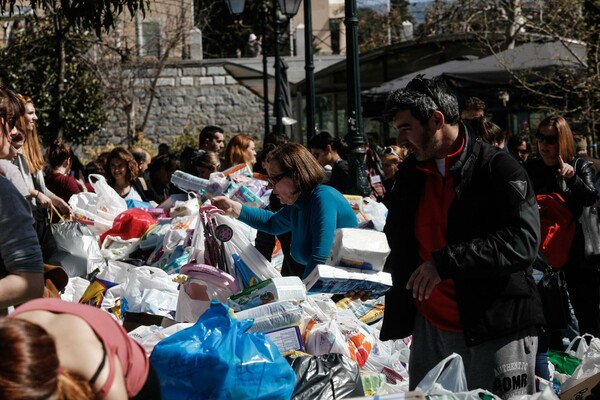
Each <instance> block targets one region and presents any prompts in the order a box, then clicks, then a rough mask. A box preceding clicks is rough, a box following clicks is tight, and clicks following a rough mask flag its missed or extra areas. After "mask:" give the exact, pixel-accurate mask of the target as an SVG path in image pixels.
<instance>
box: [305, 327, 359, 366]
mask: <svg viewBox="0 0 600 400" xmlns="http://www.w3.org/2000/svg"><path fill="white" fill-rule="evenodd" d="M304 345H305V347H306V352H307V353H309V354H312V355H314V356H320V355H322V354H329V353H339V354H342V355H344V356H346V357H348V358H352V357H351V355H350V349H349V348H348V344H347V343H346V338H345V337H344V334H343V333H342V331H341V330H340V327H339V326H338V323H337V321H335V320H331V321H328V322H324V323H320V324H316V325H315V326H314V327H313V328H312V329H311V330H310V332H308V334H307V335H306V341H305V343H304Z"/></svg>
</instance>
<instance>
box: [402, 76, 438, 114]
mask: <svg viewBox="0 0 600 400" xmlns="http://www.w3.org/2000/svg"><path fill="white" fill-rule="evenodd" d="M427 82H430V81H429V80H425V79H423V75H418V76H417V77H415V78H413V80H412V81H410V82H409V83H408V85H406V89H407V90H412V91H415V92H418V93H421V94H424V95H425V96H427V97H429V98H430V99H431V100H433V102H434V103H435V105H436V107H437V108H440V105H439V103H438V100H437V97H436V96H435V95H434V94H433V92H432V91H431V89H430V88H429V85H428V84H427Z"/></svg>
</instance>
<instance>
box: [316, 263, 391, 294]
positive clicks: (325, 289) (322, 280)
mask: <svg viewBox="0 0 600 400" xmlns="http://www.w3.org/2000/svg"><path fill="white" fill-rule="evenodd" d="M304 284H305V285H306V290H307V291H308V292H309V293H331V294H343V293H347V292H349V291H351V290H368V291H370V292H372V297H380V296H383V295H384V294H385V293H386V292H387V291H388V290H389V289H390V288H391V287H392V275H390V274H389V273H387V272H375V271H366V270H357V269H355V268H344V267H333V266H331V265H324V264H319V265H317V266H316V267H315V269H314V270H313V271H312V272H311V273H310V274H309V275H308V276H307V277H306V278H305V279H304Z"/></svg>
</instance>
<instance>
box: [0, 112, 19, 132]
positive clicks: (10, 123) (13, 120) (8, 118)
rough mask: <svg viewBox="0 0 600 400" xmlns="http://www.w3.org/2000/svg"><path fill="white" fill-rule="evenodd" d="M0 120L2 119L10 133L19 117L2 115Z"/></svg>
mask: <svg viewBox="0 0 600 400" xmlns="http://www.w3.org/2000/svg"><path fill="white" fill-rule="evenodd" d="M2 118H3V119H4V122H5V123H7V124H8V127H9V128H10V130H11V131H12V130H13V129H14V127H15V125H17V121H18V120H19V116H18V115H14V114H2Z"/></svg>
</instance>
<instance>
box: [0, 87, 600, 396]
mask: <svg viewBox="0 0 600 400" xmlns="http://www.w3.org/2000/svg"><path fill="white" fill-rule="evenodd" d="M384 114H385V117H386V118H387V120H388V121H389V123H390V125H391V127H392V128H393V129H394V130H395V131H396V133H397V137H395V138H393V139H392V140H391V141H388V142H386V143H385V146H384V147H381V146H380V143H379V141H378V139H377V135H376V134H371V135H368V137H365V150H366V151H365V166H366V173H367V176H368V181H369V184H370V189H371V193H370V196H371V197H372V198H373V199H376V200H377V201H380V202H383V204H385V206H386V207H387V209H388V215H387V221H386V225H385V228H384V232H385V235H386V237H387V240H388V243H389V245H390V248H391V253H390V255H389V257H388V258H387V261H386V266H385V269H386V271H388V272H390V273H391V274H392V276H393V287H392V289H391V290H390V291H389V292H388V293H387V295H386V301H385V316H384V320H383V325H382V329H381V338H382V339H383V340H387V339H400V338H405V337H407V336H409V335H412V344H411V353H410V369H409V374H410V386H411V389H412V388H414V387H415V386H416V385H417V384H418V383H419V382H420V381H421V379H422V378H423V377H424V376H425V375H426V374H427V372H428V371H429V370H431V368H432V367H434V366H435V365H436V364H437V363H438V362H439V361H441V360H442V359H444V358H446V357H447V356H449V355H450V354H452V353H453V352H455V353H458V354H460V355H461V356H462V359H463V362H464V365H465V372H466V377H467V383H468V386H469V388H470V389H476V388H483V389H488V390H490V391H492V392H493V393H495V394H497V395H499V396H501V397H502V398H510V397H511V396H514V395H521V394H531V393H534V392H535V390H536V387H535V376H536V375H537V376H540V377H543V378H544V377H547V376H548V371H547V368H545V367H544V363H545V364H546V365H547V361H546V359H545V358H544V357H543V356H544V355H545V354H546V353H547V351H548V350H549V349H558V350H562V349H563V347H562V346H563V342H562V339H563V336H564V335H565V332H563V331H561V332H558V331H552V330H549V329H546V328H545V316H544V313H543V308H542V304H541V301H540V296H539V293H538V290H537V286H536V282H537V280H538V279H539V278H536V277H535V276H534V275H535V274H534V270H533V265H534V261H535V260H536V257H537V256H538V253H539V252H540V243H541V232H540V211H539V207H538V203H537V200H536V196H537V195H543V194H548V193H558V194H560V195H561V196H562V198H564V200H565V203H566V206H567V207H568V209H569V210H570V212H571V213H572V215H573V221H574V223H575V224H576V229H575V235H574V238H573V242H572V244H571V247H570V251H569V254H568V262H567V263H566V264H565V265H564V266H561V267H562V268H561V270H562V271H563V272H564V275H565V277H566V281H567V285H568V290H569V295H570V302H571V304H572V308H573V310H574V314H575V316H576V321H575V322H576V323H577V324H578V325H577V326H576V329H578V331H579V332H580V333H581V334H584V333H589V334H591V335H593V336H596V337H600V272H599V265H596V264H595V263H596V262H597V261H596V260H590V259H588V258H586V257H585V256H584V249H583V247H584V240H585V237H584V232H583V230H582V227H581V222H580V218H579V217H580V216H581V214H582V212H583V210H584V208H585V207H590V206H593V205H594V204H596V202H597V201H598V197H599V196H598V191H597V187H598V173H599V172H600V171H599V170H598V168H599V167H600V161H598V160H594V159H592V158H591V157H589V156H588V155H587V154H586V152H585V147H586V146H587V143H586V141H585V138H584V137H583V136H581V135H576V134H574V133H573V132H572V131H571V128H570V127H569V124H568V122H567V121H566V119H565V118H563V117H561V116H556V115H555V116H549V117H547V118H545V119H544V120H542V121H541V122H540V123H539V125H538V127H537V130H536V133H535V136H534V140H535V144H536V146H535V149H536V153H537V154H535V155H532V151H533V149H532V144H531V143H530V142H529V137H528V136H527V135H526V134H514V135H507V134H506V132H505V131H504V130H503V129H501V128H500V127H499V126H498V125H497V124H495V123H494V122H492V121H491V120H490V119H489V118H488V116H487V115H486V112H485V104H484V103H483V102H482V101H481V100H479V99H477V98H468V99H466V101H465V102H463V104H459V102H458V100H457V98H456V96H455V94H454V93H453V92H452V91H451V90H450V88H449V87H448V86H447V84H446V83H445V81H444V80H443V79H441V78H439V77H438V78H433V79H425V78H423V77H421V76H418V77H416V78H414V79H413V80H412V81H410V83H409V84H408V85H407V86H406V88H404V89H401V90H397V91H394V92H392V93H391V94H390V95H389V97H388V100H387V102H386V108H385V113H384ZM0 118H1V121H2V126H1V135H0V136H1V137H0V159H1V160H0V170H1V172H2V176H0V186H2V188H1V189H0V226H1V227H2V229H1V230H0V232H1V233H0V235H1V236H2V239H3V240H0V311H2V313H3V314H5V315H6V314H7V309H8V308H9V307H14V306H16V307H17V308H16V311H14V312H13V313H12V314H10V318H6V317H2V318H0V338H2V339H3V340H1V341H0V342H1V343H4V344H3V345H0V346H1V347H2V349H3V350H2V354H11V355H12V356H11V357H5V356H3V357H2V358H3V359H8V358H10V359H11V360H10V362H5V361H4V360H3V361H0V375H2V376H3V377H5V376H6V377H10V378H6V379H0V393H3V397H7V396H8V397H7V398H12V397H11V394H13V393H14V394H17V393H18V394H19V396H20V397H19V398H50V397H53V396H55V395H57V394H64V396H66V397H65V398H88V397H91V396H92V395H93V394H94V393H95V394H96V396H97V397H99V398H104V397H106V398H125V397H128V398H136V396H137V398H159V397H160V390H159V389H157V388H158V387H159V383H158V380H157V377H156V374H155V373H154V371H153V368H152V366H151V365H150V363H149V361H148V359H147V357H146V356H145V355H144V354H143V350H141V348H140V347H139V346H138V345H137V344H136V343H135V342H133V341H132V340H130V339H129V338H128V337H127V336H126V335H125V334H124V331H123V330H122V328H120V327H119V326H118V324H117V323H115V322H114V320H112V318H110V317H108V316H107V315H101V314H103V313H102V312H100V311H98V310H95V309H92V308H91V307H89V308H88V306H83V305H74V304H69V305H67V304H64V303H62V302H60V301H59V300H47V299H45V300H35V299H38V298H40V297H42V296H43V294H44V275H43V272H44V261H45V260H46V261H47V254H46V253H45V249H44V241H45V236H46V235H47V233H48V229H49V221H52V214H53V213H54V214H55V215H56V214H65V215H66V214H68V213H69V212H70V209H69V205H68V202H69V199H70V198H71V196H73V195H76V194H78V193H80V192H84V191H93V186H92V185H90V183H89V180H90V179H91V180H92V181H93V180H94V179H98V177H99V176H100V175H101V176H103V177H104V178H105V179H106V181H107V183H108V184H109V185H110V186H111V187H112V188H113V189H114V190H115V192H116V193H117V194H118V195H119V196H121V197H122V198H123V199H125V200H131V201H134V202H141V203H149V204H151V205H152V206H156V205H157V204H159V203H161V202H163V201H164V200H165V199H167V198H168V197H169V196H171V195H173V194H177V193H182V192H181V190H180V189H179V188H177V187H176V186H174V185H173V184H172V183H171V175H172V174H173V173H174V172H175V171H176V170H183V171H184V172H187V173H189V174H192V175H195V176H197V177H200V178H204V179H209V178H210V176H211V174H212V173H215V172H218V171H223V170H226V169H227V168H231V167H233V166H236V165H238V164H246V165H247V166H248V168H249V169H250V170H252V171H254V172H255V173H257V174H261V175H259V176H262V177H264V179H266V180H267V181H268V185H269V187H270V188H271V189H272V195H271V199H270V205H269V207H268V208H267V209H258V208H252V207H249V206H246V205H243V204H241V203H239V202H236V201H234V200H232V199H230V198H228V197H225V196H218V197H214V198H212V204H213V205H214V206H216V207H217V208H220V209H221V210H223V211H224V212H225V213H226V214H227V215H229V216H232V217H234V218H238V219H239V220H241V221H242V222H244V223H246V224H248V225H250V226H252V227H254V228H256V229H257V230H258V231H259V233H258V236H257V239H256V247H257V248H258V249H259V251H261V253H262V254H264V255H265V257H266V258H270V255H271V254H272V251H273V247H274V243H275V239H279V240H280V243H281V245H282V249H283V254H284V265H283V268H282V274H283V275H297V276H300V277H306V276H307V275H309V274H310V272H311V271H312V270H313V269H314V268H315V266H316V265H318V264H322V263H325V261H326V260H327V258H328V256H329V253H330V251H331V248H332V245H333V238H334V231H335V230H336V229H338V228H346V227H356V226H357V219H356V215H355V212H354V211H353V209H352V207H351V206H350V204H349V202H348V201H347V199H346V198H344V197H343V194H346V193H347V191H348V180H349V179H348V176H349V166H348V162H347V161H346V152H347V146H346V144H345V142H344V140H343V139H342V138H338V137H334V136H333V135H331V134H330V133H329V132H320V133H319V134H317V135H315V136H314V137H313V138H311V140H310V142H309V144H308V146H307V147H305V146H303V145H301V144H296V143H290V142H289V141H288V139H287V137H285V136H284V135H277V134H272V135H269V136H268V137H267V138H265V140H264V142H263V148H262V151H261V152H257V148H256V143H255V139H254V138H253V137H252V136H250V135H246V134H237V135H235V136H232V137H231V138H229V140H227V143H226V134H225V130H224V129H223V128H221V127H217V126H206V127H204V128H203V129H202V131H201V132H200V134H199V138H198V146H197V148H196V149H193V148H187V149H186V150H185V151H184V152H183V153H182V154H181V155H174V154H171V153H170V151H169V146H168V145H167V144H165V143H162V144H161V145H160V146H159V153H158V155H156V156H154V157H152V156H151V155H150V153H149V152H148V151H147V150H145V149H142V148H133V149H127V148H125V147H116V148H114V149H113V150H111V151H110V152H107V153H103V154H101V155H100V156H98V157H97V158H96V159H95V160H93V161H91V162H89V163H88V164H87V165H85V166H81V164H80V163H79V160H78V158H77V156H76V155H75V154H74V152H73V151H72V149H71V148H70V146H69V145H68V144H66V143H64V142H62V141H59V140H57V141H54V142H53V143H51V144H49V145H48V146H47V147H46V149H45V151H42V147H41V145H40V140H39V138H38V135H37V126H36V125H37V124H36V121H37V116H36V113H35V105H34V102H33V100H32V99H31V98H30V97H27V96H23V95H19V94H15V93H13V92H12V91H11V90H9V89H7V88H5V87H0ZM257 153H258V154H257ZM51 210H54V211H51ZM594 240H600V238H594ZM346 295H347V296H348V297H353V298H361V299H367V298H368V297H369V296H370V293H369V292H367V291H360V290H359V291H355V292H352V293H347V294H346ZM21 304H24V305H22V306H20V307H19V305H21ZM92 310H93V311H92ZM68 343H70V344H72V343H79V344H80V345H78V346H69V345H68ZM34 347H35V348H37V349H42V350H38V353H37V354H33V355H32V353H36V352H32V350H31V348H34ZM75 349H76V350H75ZM81 352H83V353H81ZM81 354H86V356H85V357H81ZM540 355H541V356H542V357H541V358H540ZM540 360H542V361H540ZM15 371H18V373H15ZM34 380H35V381H36V382H37V383H36V385H32V384H31V382H33V381H34ZM506 382H510V384H508V385H507V384H506ZM29 386H32V387H31V388H30V389H29V388H28V387H29ZM33 386H35V387H33ZM28 391H31V394H26V395H25V394H23V393H29V392H28ZM28 396H29V397H28ZM59 397H60V396H59ZM15 398H16V397H15Z"/></svg>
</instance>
